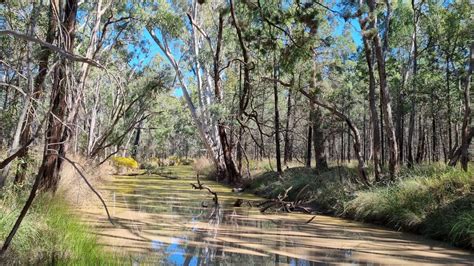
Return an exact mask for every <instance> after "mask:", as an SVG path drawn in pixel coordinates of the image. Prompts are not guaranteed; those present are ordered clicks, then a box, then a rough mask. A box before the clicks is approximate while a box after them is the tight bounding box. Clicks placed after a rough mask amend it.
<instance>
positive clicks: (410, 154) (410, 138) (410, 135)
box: [407, 0, 421, 167]
mask: <svg viewBox="0 0 474 266" xmlns="http://www.w3.org/2000/svg"><path fill="white" fill-rule="evenodd" d="M411 5H412V9H413V35H412V39H413V42H412V43H413V70H412V72H413V74H412V75H413V77H412V80H413V81H412V87H411V88H412V90H411V92H412V93H411V94H412V96H411V108H410V122H409V124H408V140H407V146H408V158H407V159H408V167H412V166H413V163H414V160H413V159H414V158H413V153H414V151H413V134H414V132H415V114H416V97H415V92H416V90H417V86H416V84H417V72H418V44H417V36H418V35H417V31H418V11H417V8H416V5H415V0H412V1H411ZM420 134H421V132H420Z"/></svg>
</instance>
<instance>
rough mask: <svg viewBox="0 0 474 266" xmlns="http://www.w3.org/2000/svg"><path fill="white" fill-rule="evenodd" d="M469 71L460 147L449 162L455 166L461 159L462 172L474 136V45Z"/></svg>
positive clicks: (472, 45)
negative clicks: (473, 102)
mask: <svg viewBox="0 0 474 266" xmlns="http://www.w3.org/2000/svg"><path fill="white" fill-rule="evenodd" d="M469 57H470V58H469V71H468V73H467V76H466V82H465V87H464V93H463V94H464V95H463V96H464V117H463V123H462V130H461V132H462V135H461V146H460V147H459V148H458V149H456V151H455V152H454V153H453V156H452V158H451V160H450V162H449V165H451V166H455V165H456V163H457V161H458V159H459V158H460V159H461V166H462V168H463V170H464V171H467V169H468V162H469V146H470V144H471V141H472V138H473V136H474V127H473V126H472V110H471V97H472V96H471V78H472V69H473V68H474V44H471V47H470V56H469Z"/></svg>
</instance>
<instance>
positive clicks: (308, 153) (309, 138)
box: [306, 103, 313, 168]
mask: <svg viewBox="0 0 474 266" xmlns="http://www.w3.org/2000/svg"><path fill="white" fill-rule="evenodd" d="M310 104H311V103H310ZM312 139H313V127H312V125H311V115H310V118H309V123H308V136H307V142H306V167H308V168H310V167H311V142H312Z"/></svg>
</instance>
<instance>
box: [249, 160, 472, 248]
mask: <svg viewBox="0 0 474 266" xmlns="http://www.w3.org/2000/svg"><path fill="white" fill-rule="evenodd" d="M356 174H357V173H356V169H355V168H354V167H347V166H337V167H331V168H330V169H329V170H328V171H325V172H322V173H316V171H314V170H312V169H307V168H304V167H299V168H290V169H287V170H286V171H284V172H283V174H282V176H281V177H279V176H278V175H277V174H276V173H274V172H272V171H269V172H264V173H262V174H261V175H259V176H257V177H256V178H255V179H253V180H251V181H249V182H248V186H249V188H250V189H251V190H252V191H254V192H256V193H257V194H259V195H262V196H264V197H268V198H274V197H276V196H277V195H278V194H280V193H282V192H283V191H284V190H285V189H287V188H289V187H290V186H292V187H293V189H292V190H291V191H290V193H289V199H290V200H292V199H294V197H295V196H296V194H297V193H298V192H299V191H300V190H301V189H302V188H303V187H304V186H306V185H308V187H307V189H306V192H305V193H304V196H305V197H306V198H308V199H310V201H311V203H312V205H313V207H314V208H315V209H316V210H320V211H322V212H327V213H332V214H335V215H339V216H343V217H349V218H353V219H356V220H359V221H365V222H372V223H378V224H383V225H387V226H389V227H392V228H394V229H397V230H404V231H411V232H417V233H421V234H424V235H427V236H430V237H432V238H435V239H440V240H444V241H448V242H450V243H453V244H455V245H458V246H463V247H470V248H473V247H474V246H473V245H474V194H473V185H474V171H473V170H472V167H471V170H470V171H468V172H464V171H462V170H461V169H458V168H452V167H448V166H446V165H443V164H433V165H421V166H417V167H415V168H412V169H408V168H405V169H402V170H401V172H400V174H399V176H398V178H397V179H396V180H397V181H395V182H392V183H388V184H380V185H377V186H374V187H371V188H363V187H360V186H357V185H354V184H353V183H351V182H350V181H349V180H351V179H352V178H353V177H354V176H355V175H356Z"/></svg>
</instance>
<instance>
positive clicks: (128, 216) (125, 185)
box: [86, 169, 474, 265]
mask: <svg viewBox="0 0 474 266" xmlns="http://www.w3.org/2000/svg"><path fill="white" fill-rule="evenodd" d="M176 175H179V176H180V178H179V179H168V178H165V177H160V176H129V177H116V178H115V180H114V182H113V183H112V184H110V185H109V186H108V187H106V188H105V189H107V190H109V191H110V192H111V193H110V195H113V196H111V198H110V200H109V202H113V203H112V204H110V203H109V206H111V207H112V214H113V216H114V218H115V219H116V224H117V226H115V227H114V226H111V225H110V224H109V223H108V221H107V220H106V218H105V216H104V215H103V211H102V210H101V209H98V208H90V209H88V210H86V212H87V216H86V218H87V219H88V220H89V221H90V222H91V223H93V224H94V225H95V228H96V233H97V235H99V236H100V241H101V243H102V244H103V245H105V246H107V247H108V248H110V249H112V250H115V251H119V252H126V253H127V254H128V255H129V256H130V259H131V262H132V263H133V264H137V265H138V264H148V263H157V264H167V265H216V264H222V265H246V264H247V265H314V264H315V263H341V262H342V263H356V264H358V263H360V264H367V263H370V264H401V263H402V264H413V263H438V264H439V263H457V264H459V263H469V262H472V261H474V256H473V254H472V253H469V252H468V251H463V250H458V249H453V248H450V247H448V246H447V245H444V244H442V243H440V242H436V241H429V240H426V239H423V238H421V237H419V236H415V235H411V234H404V233H400V232H394V231H389V230H385V229H382V228H378V227H374V226H367V225H364V224H360V223H356V222H352V221H346V220H342V219H338V218H333V217H327V216H317V217H316V218H315V219H314V220H313V221H312V222H311V223H309V224H306V221H308V219H309V218H310V217H311V216H310V215H304V214H276V213H275V214H261V213H260V212H259V211H258V209H257V208H249V207H248V206H244V207H241V208H234V207H233V203H234V202H235V200H236V199H237V198H242V199H245V200H259V199H258V198H256V197H255V196H253V195H249V194H245V193H244V194H236V193H233V192H231V189H230V188H227V187H224V186H221V185H219V184H216V183H214V182H210V181H206V182H204V183H206V184H207V185H209V186H211V187H212V189H213V190H214V191H216V192H217V193H218V195H219V202H220V205H219V207H218V208H215V207H214V205H213V202H212V195H210V194H208V193H207V192H206V191H200V190H194V189H192V187H191V186H190V183H191V182H193V181H194V180H193V178H192V176H193V173H192V172H191V169H188V171H187V172H180V173H179V174H178V173H177V174H176ZM203 206H208V207H203Z"/></svg>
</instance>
